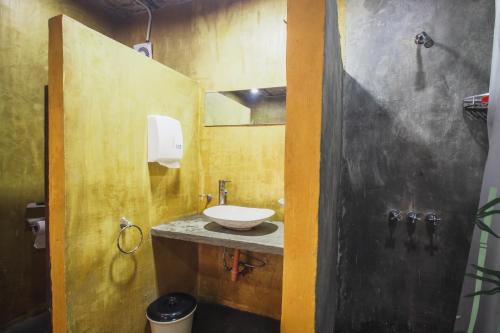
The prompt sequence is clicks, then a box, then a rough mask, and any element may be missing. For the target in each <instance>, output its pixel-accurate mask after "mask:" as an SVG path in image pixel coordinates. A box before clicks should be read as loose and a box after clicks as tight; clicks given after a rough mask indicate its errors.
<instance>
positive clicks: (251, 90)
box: [250, 88, 259, 95]
mask: <svg viewBox="0 0 500 333" xmlns="http://www.w3.org/2000/svg"><path fill="white" fill-rule="evenodd" d="M250 92H251V93H252V94H253V95H256V94H258V93H259V89H257V88H252V89H250Z"/></svg>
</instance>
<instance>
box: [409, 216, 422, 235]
mask: <svg viewBox="0 0 500 333" xmlns="http://www.w3.org/2000/svg"><path fill="white" fill-rule="evenodd" d="M418 221H420V218H419V217H418V213H415V212H408V214H407V215H406V230H407V231H408V236H409V237H410V238H412V237H413V234H414V233H415V229H416V228H417V222H418Z"/></svg>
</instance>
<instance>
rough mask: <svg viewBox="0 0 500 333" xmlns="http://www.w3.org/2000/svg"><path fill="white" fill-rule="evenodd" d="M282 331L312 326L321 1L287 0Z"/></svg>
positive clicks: (295, 332)
mask: <svg viewBox="0 0 500 333" xmlns="http://www.w3.org/2000/svg"><path fill="white" fill-rule="evenodd" d="M287 18H288V38H287V110H286V111H287V119H286V130H285V131H286V134H285V249H284V271H283V303H282V304H283V310H282V319H281V332H282V333H312V332H314V327H315V320H314V318H315V293H316V266H317V265H316V261H317V248H318V208H319V184H320V149H321V111H322V84H323V49H324V47H323V43H324V18H325V3H324V1H310V0H289V1H288V17H287Z"/></svg>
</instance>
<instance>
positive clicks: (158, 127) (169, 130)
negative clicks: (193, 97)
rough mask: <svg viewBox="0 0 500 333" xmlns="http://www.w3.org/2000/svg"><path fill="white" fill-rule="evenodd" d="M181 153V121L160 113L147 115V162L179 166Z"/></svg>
mask: <svg viewBox="0 0 500 333" xmlns="http://www.w3.org/2000/svg"><path fill="white" fill-rule="evenodd" d="M182 154H183V138H182V128H181V123H180V122H179V121H178V120H176V119H173V118H170V117H167V116H160V115H150V116H148V162H157V163H159V164H160V165H163V166H165V167H167V168H174V169H177V168H180V163H179V162H180V160H181V159H182Z"/></svg>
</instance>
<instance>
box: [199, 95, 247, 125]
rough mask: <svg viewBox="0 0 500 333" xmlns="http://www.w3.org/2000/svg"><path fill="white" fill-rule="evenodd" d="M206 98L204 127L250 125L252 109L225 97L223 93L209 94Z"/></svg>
mask: <svg viewBox="0 0 500 333" xmlns="http://www.w3.org/2000/svg"><path fill="white" fill-rule="evenodd" d="M204 96H205V97H204V99H205V103H204V109H205V115H204V117H203V124H204V125H207V126H213V125H248V124H250V122H251V110H250V108H248V107H246V106H245V105H243V104H241V103H239V102H237V101H235V100H233V99H231V98H229V97H226V96H224V95H223V94H221V93H217V92H209V93H206V94H205V95H204Z"/></svg>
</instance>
